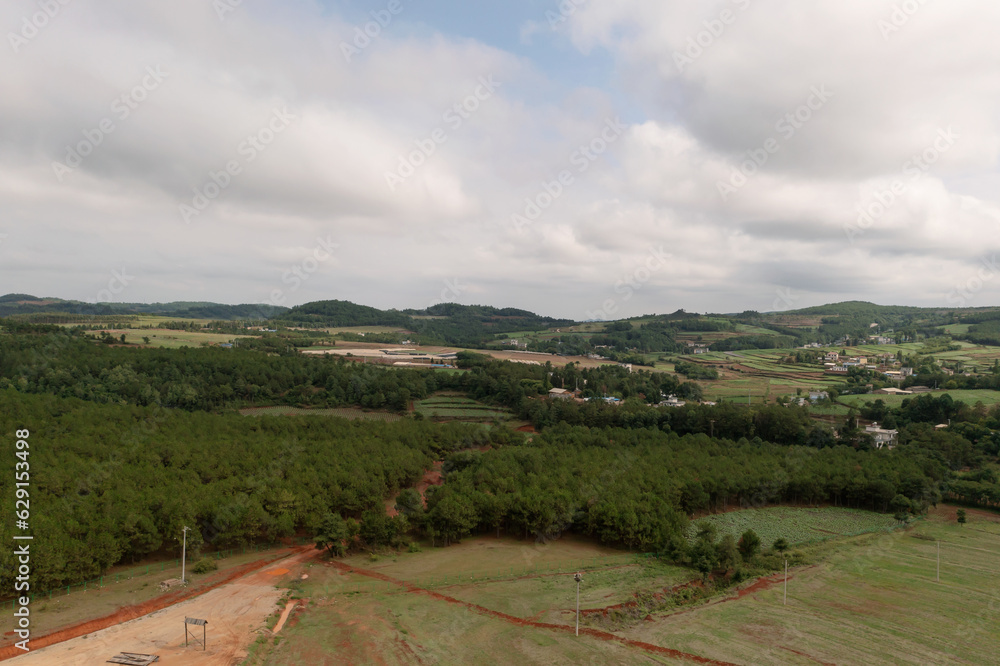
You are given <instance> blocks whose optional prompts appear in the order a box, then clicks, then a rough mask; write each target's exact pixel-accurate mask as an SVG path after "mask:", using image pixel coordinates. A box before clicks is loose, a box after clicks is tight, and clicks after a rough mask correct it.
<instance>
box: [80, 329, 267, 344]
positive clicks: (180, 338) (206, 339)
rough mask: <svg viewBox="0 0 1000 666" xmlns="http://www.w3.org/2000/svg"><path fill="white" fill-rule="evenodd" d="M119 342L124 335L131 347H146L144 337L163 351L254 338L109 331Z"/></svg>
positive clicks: (93, 332)
mask: <svg viewBox="0 0 1000 666" xmlns="http://www.w3.org/2000/svg"><path fill="white" fill-rule="evenodd" d="M108 332H109V333H110V334H111V335H112V336H113V337H114V338H115V339H116V340H117V339H118V338H119V337H120V336H121V334H122V333H124V334H125V342H127V343H128V344H130V345H144V344H145V341H144V340H143V338H144V337H148V338H149V346H150V347H160V348H163V349H180V348H181V347H200V346H202V345H204V344H208V345H217V344H224V343H229V342H232V341H233V340H234V339H236V338H247V337H253V336H248V335H232V334H230V333H201V332H197V331H174V330H169V329H163V328H153V329H134V328H133V329H108ZM87 334H88V335H90V336H92V337H95V338H96V337H99V334H98V333H97V332H96V331H88V332H87Z"/></svg>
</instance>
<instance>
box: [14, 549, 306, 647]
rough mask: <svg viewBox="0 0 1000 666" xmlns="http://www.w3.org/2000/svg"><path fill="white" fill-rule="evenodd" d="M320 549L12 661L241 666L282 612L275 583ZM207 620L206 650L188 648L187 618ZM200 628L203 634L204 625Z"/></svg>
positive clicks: (297, 571)
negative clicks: (122, 657)
mask: <svg viewBox="0 0 1000 666" xmlns="http://www.w3.org/2000/svg"><path fill="white" fill-rule="evenodd" d="M318 554H319V551H315V550H306V551H303V552H300V553H296V554H294V555H291V556H290V557H288V558H285V559H283V560H279V561H278V562H275V563H273V564H271V565H270V566H267V567H265V568H263V569H261V570H260V571H256V572H254V573H251V574H248V575H247V576H244V577H243V578H239V579H237V580H235V581H233V582H231V583H228V584H226V585H223V586H222V587H219V588H216V589H214V590H211V591H210V592H206V593H205V594H203V595H201V596H200V597H195V598H194V599H189V600H187V601H183V602H181V603H179V604H176V605H174V606H170V607H169V608H165V609H163V610H159V611H156V612H155V613H151V614H149V615H144V616H143V617H140V618H137V619H135V620H131V621H129V622H126V623H124V624H119V625H116V626H113V627H110V628H108V629H103V630H101V631H97V632H94V633H92V634H88V635H87V636H82V637H80V638H74V639H72V640H68V641H65V642H62V643H58V644H56V645H52V646H49V647H46V648H42V649H40V650H37V651H35V650H32V651H31V652H30V653H28V654H26V655H24V656H21V657H15V658H14V659H10V660H9V661H7V662H6V663H9V664H11V665H12V666H46V665H48V664H60V666H92V665H93V664H103V663H105V662H106V661H107V660H108V659H109V658H110V657H112V656H114V655H115V654H117V653H118V652H121V651H123V650H124V651H126V652H141V653H147V654H158V655H159V656H160V661H159V662H158V664H164V665H165V666H169V664H183V665H184V666H189V665H190V666H209V665H211V666H229V665H230V664H236V663H239V662H240V661H241V660H242V659H243V658H244V657H246V654H247V647H248V646H249V645H250V643H252V642H253V641H254V640H255V639H256V637H257V633H256V632H257V630H258V629H260V628H262V627H263V626H264V622H265V620H266V619H267V617H268V616H269V615H271V614H272V613H273V612H274V611H275V610H277V608H278V602H279V600H280V598H281V596H282V591H281V590H279V589H278V588H276V587H275V583H278V582H280V581H283V580H288V579H289V578H290V577H298V576H299V575H301V573H302V565H303V564H304V563H305V562H306V561H308V560H310V559H313V558H314V557H316V556H317V555H318ZM185 617H194V618H201V619H205V620H208V649H207V650H205V651H202V650H201V648H200V647H194V646H190V647H187V648H185V647H184V618H185ZM191 629H196V630H197V632H198V636H199V637H200V636H201V627H191Z"/></svg>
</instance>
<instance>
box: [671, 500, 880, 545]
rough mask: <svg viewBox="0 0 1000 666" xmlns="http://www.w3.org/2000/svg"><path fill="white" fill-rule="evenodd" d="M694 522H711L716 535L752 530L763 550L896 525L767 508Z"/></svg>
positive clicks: (870, 516) (874, 518)
mask: <svg viewBox="0 0 1000 666" xmlns="http://www.w3.org/2000/svg"><path fill="white" fill-rule="evenodd" d="M697 522H698V523H702V522H707V523H711V524H712V525H714V526H715V527H716V529H717V530H718V531H719V535H720V536H721V535H725V534H729V535H732V536H733V538H735V539H739V538H740V535H741V534H743V532H744V531H746V530H748V529H752V530H754V531H755V532H756V533H757V535H758V536H759V537H760V539H761V542H762V544H763V545H764V546H765V547H770V546H771V544H773V543H774V541H775V540H776V539H785V540H786V541H788V542H789V543H790V544H793V545H795V544H804V543H810V542H813V541H820V540H823V539H829V538H831V537H835V536H856V535H858V534H866V533H869V532H879V531H886V530H892V529H895V528H897V527H898V526H899V522H898V521H896V520H895V519H893V517H892V516H887V515H885V514H881V513H872V512H870V511H860V510H858V509H840V508H823V509H809V508H800V507H768V508H764V509H746V510H743V511H732V512H729V513H721V514H716V515H712V516H706V517H704V518H701V519H700V520H698V521H697ZM696 530H697V525H691V526H690V527H689V529H688V536H689V537H690V538H694V535H695V532H696Z"/></svg>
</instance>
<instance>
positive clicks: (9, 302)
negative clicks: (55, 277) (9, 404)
mask: <svg viewBox="0 0 1000 666" xmlns="http://www.w3.org/2000/svg"><path fill="white" fill-rule="evenodd" d="M287 310H288V308H284V307H280V306H275V305H250V304H244V305H225V304H222V303H206V302H189V301H177V302H173V303H84V302H83V301H72V300H64V299H61V298H48V297H46V298H39V297H37V296H32V295H30V294H7V295H5V296H0V317H11V316H14V315H34V314H69V315H81V316H109V315H137V314H146V315H162V316H165V317H177V318H178V319H219V320H226V321H229V320H235V319H268V318H270V317H274V316H276V315H280V314H282V313H283V312H286V311H287Z"/></svg>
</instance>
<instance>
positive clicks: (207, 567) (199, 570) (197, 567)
mask: <svg viewBox="0 0 1000 666" xmlns="http://www.w3.org/2000/svg"><path fill="white" fill-rule="evenodd" d="M218 568H219V565H218V564H217V563H216V561H215V560H213V559H211V558H208V557H203V558H201V559H200V560H198V561H197V562H195V563H194V566H193V567H191V571H192V572H193V573H196V574H206V573H208V572H209V571H216V570H217V569H218Z"/></svg>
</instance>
